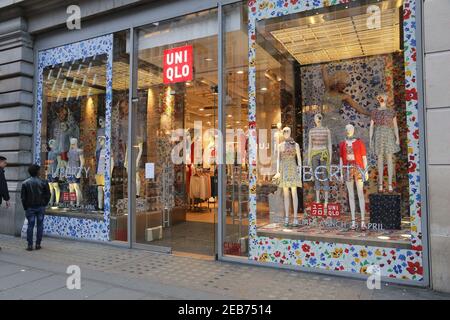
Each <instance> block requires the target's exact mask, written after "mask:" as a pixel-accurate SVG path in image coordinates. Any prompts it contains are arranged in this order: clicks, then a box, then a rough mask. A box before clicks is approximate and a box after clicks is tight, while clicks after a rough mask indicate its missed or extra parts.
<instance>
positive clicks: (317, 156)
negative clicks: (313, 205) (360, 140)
mask: <svg viewBox="0 0 450 320" xmlns="http://www.w3.org/2000/svg"><path fill="white" fill-rule="evenodd" d="M322 120H323V116H322V114H320V113H317V114H316V115H314V123H315V125H316V126H315V128H312V129H311V130H310V131H309V137H308V140H309V142H308V166H309V167H312V170H313V175H314V180H315V181H314V189H315V191H316V202H318V203H319V202H321V201H320V191H324V196H325V197H324V198H325V210H327V205H328V195H329V191H330V182H329V180H328V171H329V170H328V168H329V166H330V164H331V155H332V150H333V147H332V141H331V131H330V129H328V128H327V127H324V126H322ZM324 165H326V166H327V170H325V172H323V170H318V169H317V167H319V166H324ZM316 169H317V171H316ZM324 173H325V177H324V176H323V174H324ZM316 175H317V177H318V178H319V179H316ZM320 180H325V181H320Z"/></svg>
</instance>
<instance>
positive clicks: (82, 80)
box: [41, 54, 107, 218]
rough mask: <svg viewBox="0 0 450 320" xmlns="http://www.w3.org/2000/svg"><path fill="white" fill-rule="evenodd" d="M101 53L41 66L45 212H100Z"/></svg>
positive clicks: (103, 78)
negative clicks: (47, 189)
mask: <svg viewBox="0 0 450 320" xmlns="http://www.w3.org/2000/svg"><path fill="white" fill-rule="evenodd" d="M106 58H107V55H106V54H101V55H97V56H89V57H84V58H83V59H78V60H75V61H67V62H63V63H59V64H56V65H52V66H49V67H46V68H45V69H44V73H43V78H44V92H43V100H44V101H43V110H42V116H43V117H42V127H43V128H42V129H43V130H42V131H41V135H42V136H41V140H42V142H43V143H42V147H43V149H42V150H41V151H42V156H41V157H42V162H43V163H44V164H45V165H46V166H45V168H46V170H45V176H43V178H45V179H46V180H47V181H48V182H49V186H50V190H51V194H52V198H51V200H50V208H49V209H48V210H47V214H50V215H52V214H55V215H60V214H63V215H72V214H74V215H78V214H83V215H84V214H86V215H99V218H102V217H103V209H104V203H103V196H104V192H103V189H102V188H103V187H104V185H105V169H106V167H107V166H106V163H105V152H106V132H105V126H106V119H105V112H106V104H105V94H106V63H105V61H106Z"/></svg>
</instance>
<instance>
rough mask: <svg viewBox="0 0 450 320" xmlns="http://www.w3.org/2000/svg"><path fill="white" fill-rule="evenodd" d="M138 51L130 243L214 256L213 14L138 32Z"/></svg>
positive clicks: (215, 59) (181, 18)
mask: <svg viewBox="0 0 450 320" xmlns="http://www.w3.org/2000/svg"><path fill="white" fill-rule="evenodd" d="M137 43H138V54H137V62H136V63H137V68H138V69H137V86H136V87H137V92H136V94H137V96H136V98H137V99H135V103H136V105H135V115H136V116H135V121H134V123H133V130H134V137H133V138H134V143H133V148H134V158H135V159H136V163H135V165H136V170H135V171H136V172H135V173H136V175H135V188H136V203H135V210H134V211H135V216H134V217H135V219H134V221H135V242H136V243H138V244H148V245H154V246H159V247H164V248H170V249H171V250H172V251H174V252H180V253H187V254H199V255H206V256H213V255H214V254H215V230H216V228H215V224H216V214H217V209H216V208H217V168H216V167H217V164H216V154H217V148H216V140H217V135H218V133H217V130H216V129H215V128H216V127H217V126H216V125H217V121H218V116H217V114H218V113H217V105H218V95H217V10H216V9H214V10H209V11H205V12H200V13H196V14H191V15H188V16H184V17H180V18H175V19H172V20H168V21H164V22H160V23H153V24H151V25H148V26H145V27H142V28H140V29H139V30H138V32H137ZM133 187H134V185H133Z"/></svg>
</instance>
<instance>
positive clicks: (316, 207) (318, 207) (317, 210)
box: [311, 202, 325, 217]
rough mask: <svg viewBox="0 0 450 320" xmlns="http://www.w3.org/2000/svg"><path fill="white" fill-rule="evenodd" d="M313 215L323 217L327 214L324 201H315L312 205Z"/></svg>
mask: <svg viewBox="0 0 450 320" xmlns="http://www.w3.org/2000/svg"><path fill="white" fill-rule="evenodd" d="M311 215H312V216H314V217H322V216H324V215H325V210H324V207H323V204H322V203H317V202H314V203H313V204H312V206H311Z"/></svg>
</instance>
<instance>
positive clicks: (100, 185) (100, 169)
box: [95, 136, 114, 210]
mask: <svg viewBox="0 0 450 320" xmlns="http://www.w3.org/2000/svg"><path fill="white" fill-rule="evenodd" d="M97 142H98V145H99V149H98V150H97V151H96V153H95V157H96V160H97V162H96V163H97V168H96V171H95V182H96V183H97V199H98V208H99V209H100V210H103V197H104V188H105V171H106V167H107V166H106V158H105V155H106V147H105V143H106V137H105V136H99V137H98V138H97ZM113 169H114V160H113V158H112V157H111V168H110V170H111V172H110V174H112V171H113Z"/></svg>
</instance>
